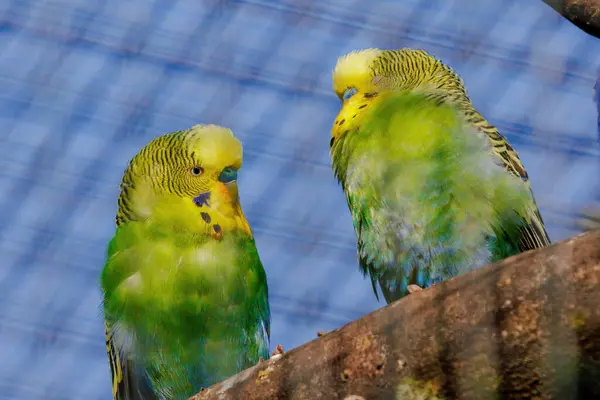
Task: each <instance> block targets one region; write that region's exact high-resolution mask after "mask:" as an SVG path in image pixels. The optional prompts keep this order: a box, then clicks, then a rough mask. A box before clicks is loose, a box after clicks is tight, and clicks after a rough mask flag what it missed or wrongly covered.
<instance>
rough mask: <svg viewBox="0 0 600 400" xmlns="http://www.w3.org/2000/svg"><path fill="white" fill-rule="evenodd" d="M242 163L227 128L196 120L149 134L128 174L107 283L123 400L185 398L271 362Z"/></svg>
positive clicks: (111, 346)
mask: <svg viewBox="0 0 600 400" xmlns="http://www.w3.org/2000/svg"><path fill="white" fill-rule="evenodd" d="M237 153H239V154H237ZM240 165H241V146H239V142H237V140H236V139H235V138H234V137H233V136H232V135H231V133H230V132H229V131H228V130H224V129H223V128H219V127H214V126H208V127H206V126H196V127H194V128H192V129H191V130H189V131H183V132H178V133H176V134H170V136H169V135H165V136H163V137H161V138H158V139H156V140H155V141H153V142H151V143H150V144H149V145H148V146H146V147H145V148H144V149H143V150H142V151H141V152H140V155H138V157H136V158H134V159H133V161H132V163H131V164H130V167H129V168H128V171H127V172H126V173H125V177H124V180H123V185H122V187H124V188H126V189H123V191H122V196H121V198H120V210H119V215H120V216H121V218H118V219H117V221H118V226H117V230H116V233H115V236H114V237H113V239H112V240H111V242H110V244H109V247H108V254H107V261H106V264H105V266H104V269H103V271H102V275H101V280H100V283H101V287H102V289H103V292H104V316H105V320H106V329H107V350H108V353H109V360H110V363H111V369H112V373H113V396H114V397H115V399H123V400H134V399H135V400H138V399H163V398H164V399H169V400H170V399H187V398H189V397H190V396H192V395H194V394H195V393H197V392H198V391H199V390H200V388H202V387H208V386H210V385H212V384H214V383H217V382H219V381H221V380H223V379H225V378H227V377H229V376H232V375H235V374H236V373H238V372H240V371H242V370H243V369H245V368H248V367H250V366H252V365H254V364H256V363H257V362H258V361H259V360H260V358H262V359H268V356H269V354H268V336H269V321H270V313H269V304H268V290H267V282H266V275H265V272H264V269H263V266H262V264H261V261H260V258H259V255H258V252H257V249H256V245H255V242H254V239H253V238H252V235H251V232H250V231H249V228H247V223H246V222H245V218H244V216H243V214H242V212H241V208H240V207H239V203H238V202H237V201H238V199H237V186H236V182H235V179H234V178H233V177H235V175H236V173H234V172H232V171H237V168H239V166H240ZM198 171H201V173H199V174H196V173H197V172H198ZM223 171H225V172H223ZM224 177H225V178H224ZM198 199H202V201H199V200H198ZM204 200H206V201H204Z"/></svg>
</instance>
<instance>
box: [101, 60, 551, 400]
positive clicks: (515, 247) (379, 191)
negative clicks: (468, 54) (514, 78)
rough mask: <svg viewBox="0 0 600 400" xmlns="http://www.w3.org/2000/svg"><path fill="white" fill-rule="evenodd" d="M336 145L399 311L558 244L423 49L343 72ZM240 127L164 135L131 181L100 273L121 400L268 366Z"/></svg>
mask: <svg viewBox="0 0 600 400" xmlns="http://www.w3.org/2000/svg"><path fill="white" fill-rule="evenodd" d="M333 87H334V91H335V93H336V94H337V95H338V97H339V98H340V99H341V101H342V109H341V111H340V113H339V115H338V117H337V118H336V120H335V123H334V125H333V129H332V137H331V141H330V147H331V149H330V153H331V158H332V164H333V170H334V173H335V176H336V177H337V179H338V180H339V181H340V182H341V186H342V187H343V189H344V192H345V194H346V198H347V201H348V206H349V208H350V212H351V215H352V221H353V224H354V229H355V232H356V237H357V247H358V258H359V264H360V267H361V269H362V271H363V273H364V274H368V275H369V277H370V279H371V281H372V284H373V289H374V290H375V293H376V294H377V287H379V289H380V290H381V292H382V294H383V296H384V297H385V300H386V301H387V302H388V303H390V302H392V301H394V300H397V299H399V298H401V297H403V296H404V295H406V294H408V293H411V292H413V290H418V289H420V288H425V287H428V286H431V285H433V284H435V283H437V282H442V281H444V280H446V279H449V278H451V277H453V276H456V275H458V274H460V273H462V272H463V271H468V270H471V269H474V268H478V267H481V266H483V265H485V264H487V263H489V262H492V261H495V260H499V259H503V258H505V257H508V256H510V255H514V254H517V253H519V252H522V251H526V250H529V249H534V248H538V247H543V246H546V245H548V244H549V243H550V240H549V238H548V235H547V233H546V230H545V228H544V224H543V222H542V218H541V217H540V214H539V212H538V209H537V206H536V203H535V200H534V197H533V194H532V193H531V189H530V187H529V183H528V177H527V173H526V171H525V169H524V167H523V165H522V164H521V162H520V160H519V157H518V155H517V153H516V152H515V151H514V150H513V149H512V147H511V146H510V145H509V144H508V143H507V142H506V140H505V139H504V138H503V137H502V136H501V135H500V133H498V131H497V130H496V128H494V127H493V126H492V125H490V124H489V123H488V122H487V121H486V120H485V119H484V118H483V117H482V116H481V115H480V114H479V113H478V112H477V111H475V109H474V108H473V105H472V104H471V101H470V99H469V97H468V96H467V93H466V91H465V88H464V87H463V84H462V82H461V79H460V78H459V77H458V75H457V74H455V73H454V72H453V70H452V69H451V68H450V67H448V66H446V65H444V64H443V63H441V62H440V61H439V60H437V59H435V58H434V57H432V56H431V55H429V54H428V53H426V52H425V51H423V50H412V49H401V50H378V49H367V50H362V51H357V52H352V53H349V54H347V55H345V56H343V57H341V58H340V59H339V60H338V62H337V65H336V66H335V69H334V71H333ZM241 165H242V145H241V143H240V142H239V141H238V140H237V139H236V138H235V137H234V136H233V133H232V132H231V131H230V130H229V129H226V128H222V127H218V126H215V125H203V126H200V125H197V126H194V127H192V128H191V129H189V130H186V131H179V132H174V133H169V134H167V135H164V136H161V137H159V138H157V139H155V140H153V141H152V142H150V143H149V144H148V145H147V146H146V147H144V148H143V149H142V150H141V151H140V152H139V153H138V154H137V155H136V156H135V157H134V158H133V159H132V161H131V162H130V164H129V167H128V168H127V170H126V171H125V174H124V177H123V180H122V183H121V193H120V195H119V199H118V214H117V218H116V220H117V228H116V234H115V236H114V238H113V239H112V240H111V242H110V244H109V246H108V258H107V261H106V264H105V266H104V270H103V271H102V276H101V286H102V289H103V292H104V316H105V322H106V324H105V327H106V346H107V351H108V355H109V361H110V367H111V371H112V383H113V396H114V397H115V398H116V399H127V400H133V399H186V398H188V397H189V396H192V395H193V394H195V393H196V392H198V391H199V389H200V388H202V387H207V386H210V385H212V384H214V383H216V382H218V381H220V380H223V379H225V378H226V377H228V376H231V375H234V374H236V373H237V372H240V371H241V370H243V369H245V368H248V367H250V366H252V365H254V364H256V363H258V362H259V360H260V359H267V358H268V357H269V323H270V311H269V302H268V290H267V279H266V275H265V271H264V269H263V266H262V264H261V261H260V258H259V255H258V252H257V249H256V245H255V242H254V239H253V236H252V231H251V229H250V227H249V225H248V222H247V221H246V218H245V217H244V214H243V212H242V208H241V206H240V202H239V198H238V187H237V183H236V179H237V173H238V170H239V168H240V167H241Z"/></svg>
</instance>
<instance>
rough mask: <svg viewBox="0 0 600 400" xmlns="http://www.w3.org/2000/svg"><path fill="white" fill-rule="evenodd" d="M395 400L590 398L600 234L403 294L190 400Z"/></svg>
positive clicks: (596, 368) (596, 352)
mask: <svg viewBox="0 0 600 400" xmlns="http://www.w3.org/2000/svg"><path fill="white" fill-rule="evenodd" d="M499 395H500V396H499ZM395 396H398V397H396V398H398V399H417V398H418V399H443V398H445V399H477V400H485V399H497V398H503V399H517V398H518V399H528V398H529V399H534V398H536V399H576V398H580V399H593V398H600V231H594V232H588V233H586V234H583V235H579V236H576V237H574V238H571V239H568V240H565V241H563V242H560V243H558V244H555V245H553V246H551V247H548V248H545V249H540V250H536V251H530V252H527V253H524V254H521V255H518V256H515V257H511V258H508V259H506V260H503V261H501V262H498V263H495V264H491V265H488V266H486V267H484V268H482V269H479V270H476V271H473V272H470V273H468V274H465V275H462V276H460V277H458V278H455V279H451V280H450V281H448V282H445V283H443V284H439V285H435V286H433V287H432V288H429V289H427V290H423V291H420V292H416V293H414V294H411V295H409V296H407V297H405V298H404V299H401V300H399V301H397V302H395V303H393V304H391V305H389V306H387V307H384V308H382V309H379V310H377V311H375V312H373V313H370V314H368V315H366V316H364V317H362V318H360V319H358V320H356V321H354V322H351V323H350V324H348V325H346V326H344V327H342V328H340V329H337V330H335V331H332V332H331V333H329V334H327V335H325V336H323V337H321V338H318V339H315V340H313V341H311V342H309V343H307V344H305V345H303V346H300V347H298V348H296V349H293V350H291V351H289V352H287V353H284V354H283V355H282V356H280V357H278V358H277V359H271V360H269V361H265V362H261V363H260V364H258V365H257V366H255V367H252V368H250V369H247V370H245V371H243V372H241V373H240V374H238V375H236V376H234V377H231V378H229V379H227V380H225V381H223V382H221V383H219V384H217V385H214V386H212V387H211V388H209V389H205V390H203V391H201V392H200V393H199V394H198V395H196V396H194V397H192V399H193V400H216V399H219V400H227V399H244V400H253V399H261V400H264V399H273V400H274V399H278V400H283V399H298V400H300V399H307V400H308V399H311V400H312V399H347V400H350V399H352V400H360V399H393V398H395Z"/></svg>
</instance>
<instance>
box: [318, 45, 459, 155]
mask: <svg viewBox="0 0 600 400" xmlns="http://www.w3.org/2000/svg"><path fill="white" fill-rule="evenodd" d="M457 83H458V85H457ZM456 86H460V87H462V83H461V81H460V78H459V77H458V76H457V75H456V74H455V73H454V72H453V71H452V69H451V68H450V67H448V66H446V65H444V64H442V63H441V62H440V61H439V60H437V59H435V58H434V57H433V56H431V55H430V54H429V53H427V52H426V51H424V50H413V49H408V48H404V49H400V50H380V49H375V48H370V49H365V50H357V51H353V52H350V53H348V54H346V55H344V56H342V57H340V58H339V59H338V61H337V64H336V66H335V68H334V70H333V90H334V92H335V93H336V95H337V96H338V97H339V98H340V100H341V101H342V110H341V111H340V113H339V114H338V116H337V118H336V120H335V122H334V124H333V128H332V130H331V136H332V138H331V142H330V144H331V145H333V143H334V141H335V140H336V139H337V138H338V137H341V136H343V135H344V134H346V133H347V132H348V131H350V130H351V129H352V128H355V127H357V126H359V125H360V122H361V117H362V116H363V115H364V113H365V112H366V111H368V110H369V109H370V108H371V107H372V105H373V104H375V103H376V102H379V101H381V100H382V99H383V98H385V95H386V93H389V92H390V91H392V90H401V89H405V90H410V91H413V90H427V91H431V90H450V89H452V88H454V87H456Z"/></svg>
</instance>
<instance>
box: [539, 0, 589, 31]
mask: <svg viewBox="0 0 600 400" xmlns="http://www.w3.org/2000/svg"><path fill="white" fill-rule="evenodd" d="M544 3H546V4H548V5H549V6H550V7H552V8H553V9H554V10H556V11H557V12H558V13H559V14H560V15H562V16H563V17H565V18H566V19H568V20H569V21H571V22H572V23H573V24H575V25H576V26H577V27H578V28H579V29H581V30H583V31H584V32H586V33H588V34H590V35H592V36H595V37H597V38H600V0H544Z"/></svg>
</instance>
